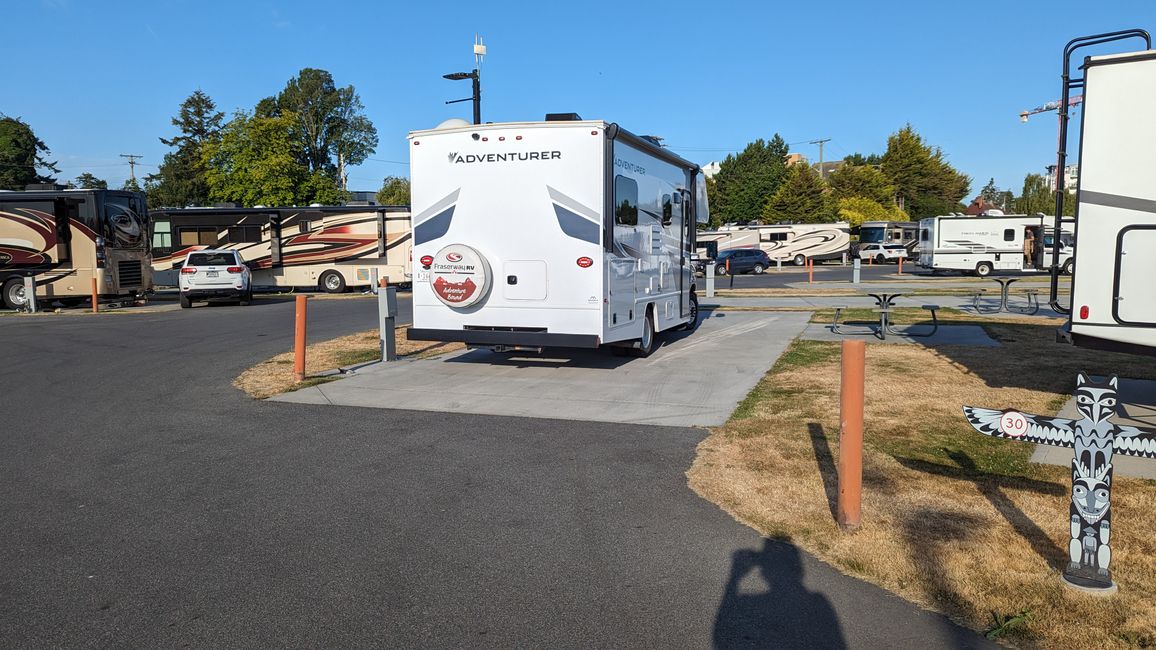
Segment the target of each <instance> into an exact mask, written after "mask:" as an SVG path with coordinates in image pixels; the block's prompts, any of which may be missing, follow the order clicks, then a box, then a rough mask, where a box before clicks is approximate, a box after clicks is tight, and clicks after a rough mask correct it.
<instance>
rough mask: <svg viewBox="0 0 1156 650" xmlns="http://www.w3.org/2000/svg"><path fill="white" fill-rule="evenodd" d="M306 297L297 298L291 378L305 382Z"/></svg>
mask: <svg viewBox="0 0 1156 650" xmlns="http://www.w3.org/2000/svg"><path fill="white" fill-rule="evenodd" d="M306 299H308V296H297V324H296V328H295V330H294V340H293V350H294V353H295V358H294V360H293V377H294V379H296V380H297V381H305V301H306Z"/></svg>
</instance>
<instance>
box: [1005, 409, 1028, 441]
mask: <svg viewBox="0 0 1156 650" xmlns="http://www.w3.org/2000/svg"><path fill="white" fill-rule="evenodd" d="M999 429H1000V431H1003V433H1004V435H1007V436H1011V437H1013V438H1019V437H1021V436H1023V435H1025V434H1027V432H1028V419H1027V418H1025V417H1024V415H1023V413H1017V412H1015V411H1008V412H1007V413H1004V414H1003V416H1002V417H1000V419H999Z"/></svg>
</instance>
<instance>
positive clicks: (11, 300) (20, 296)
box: [2, 278, 28, 309]
mask: <svg viewBox="0 0 1156 650" xmlns="http://www.w3.org/2000/svg"><path fill="white" fill-rule="evenodd" d="M2 302H3V303H4V304H5V305H7V306H8V308H9V309H20V308H21V307H23V306H24V305H27V304H28V296H25V295H24V278H8V281H7V282H5V283H4V289H3V301H2Z"/></svg>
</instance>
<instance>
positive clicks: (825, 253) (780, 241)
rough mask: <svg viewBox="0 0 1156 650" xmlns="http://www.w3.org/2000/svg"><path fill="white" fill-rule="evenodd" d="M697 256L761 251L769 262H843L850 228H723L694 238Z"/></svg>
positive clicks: (815, 225)
mask: <svg viewBox="0 0 1156 650" xmlns="http://www.w3.org/2000/svg"><path fill="white" fill-rule="evenodd" d="M697 237H698V248H697V252H698V254H699V255H700V256H703V257H706V258H709V259H714V258H715V257H717V256H718V253H719V251H725V250H729V249H732V248H756V247H757V248H761V249H762V250H763V251H765V252H766V254H767V257H769V258H771V261H783V262H793V263H794V264H796V265H798V266H802V265H803V264H805V263H806V262H807V260H815V261H816V262H821V261H823V260H837V259H842V258H843V255H845V254H846V253H848V252H849V251H850V248H851V226H850V225H848V224H846V223H842V222H840V223H793V224H788V223H777V224H752V225H748V226H723V227H721V228H719V229H718V230H707V231H701V232H699V233H698V235H697Z"/></svg>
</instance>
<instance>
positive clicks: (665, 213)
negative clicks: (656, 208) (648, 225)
mask: <svg viewBox="0 0 1156 650" xmlns="http://www.w3.org/2000/svg"><path fill="white" fill-rule="evenodd" d="M673 219H674V204H673V203H671V200H670V195H669V194H663V195H662V223H664V224H668V223H670V222H671V220H673Z"/></svg>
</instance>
